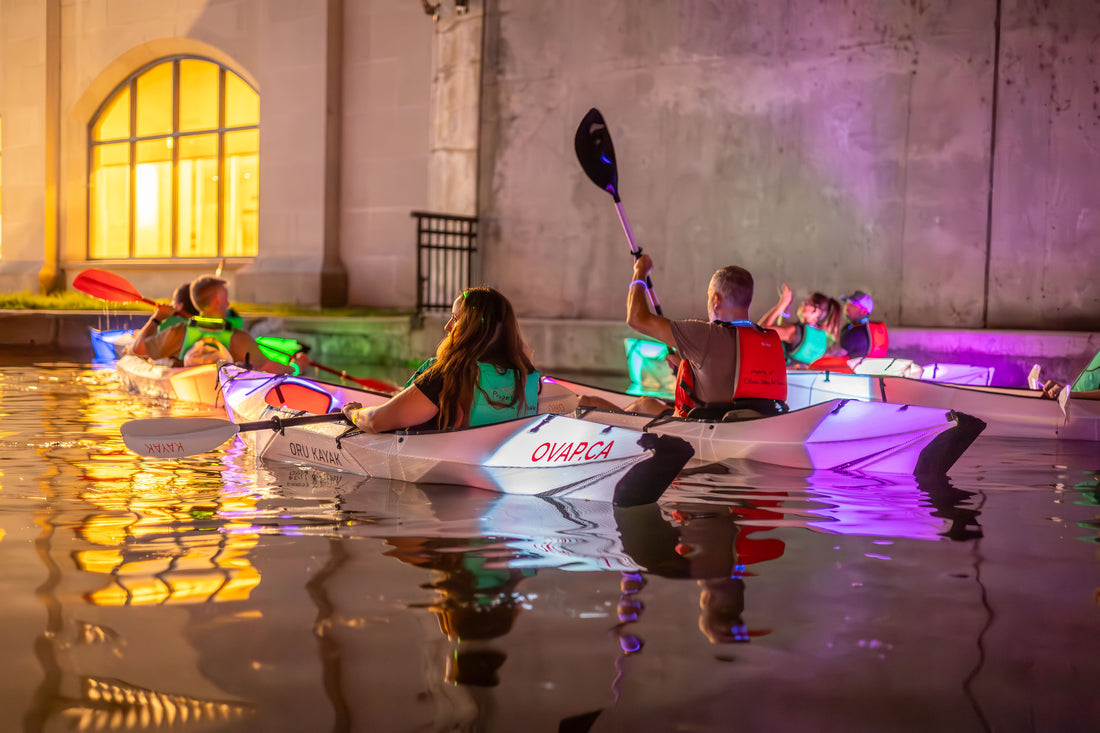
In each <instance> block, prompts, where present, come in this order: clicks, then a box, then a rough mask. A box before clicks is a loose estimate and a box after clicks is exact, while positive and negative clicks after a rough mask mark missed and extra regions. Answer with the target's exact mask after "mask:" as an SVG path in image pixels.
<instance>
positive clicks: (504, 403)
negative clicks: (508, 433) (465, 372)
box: [470, 364, 540, 427]
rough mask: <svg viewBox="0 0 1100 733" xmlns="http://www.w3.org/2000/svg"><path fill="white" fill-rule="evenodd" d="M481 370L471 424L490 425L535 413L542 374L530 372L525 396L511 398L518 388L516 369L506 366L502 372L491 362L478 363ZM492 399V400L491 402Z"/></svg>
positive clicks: (524, 386)
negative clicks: (513, 399)
mask: <svg viewBox="0 0 1100 733" xmlns="http://www.w3.org/2000/svg"><path fill="white" fill-rule="evenodd" d="M478 367H479V368H480V369H481V373H480V374H479V375H478V378H477V386H476V387H474V404H473V405H471V406H470V427H474V426H477V425H491V424H493V423H498V422H504V421H505V420H511V419H512V418H515V417H527V416H528V415H534V414H535V412H536V411H537V410H538V406H539V377H540V375H539V373H538V372H531V373H530V374H528V375H527V382H526V383H525V384H524V385H523V396H522V399H519V398H517V399H516V400H515V402H514V403H513V404H509V403H510V402H512V398H513V395H514V391H515V388H516V377H515V374H516V372H515V370H514V369H505V370H504V371H503V373H502V372H501V371H500V370H499V369H497V368H496V367H495V366H493V365H492V364H478ZM490 400H491V401H490ZM493 402H496V403H497V404H495V405H494V404H493Z"/></svg>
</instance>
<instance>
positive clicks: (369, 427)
mask: <svg viewBox="0 0 1100 733" xmlns="http://www.w3.org/2000/svg"><path fill="white" fill-rule="evenodd" d="M444 330H445V331H446V332H447V335H446V336H445V337H444V338H443V340H442V341H441V342H440V343H439V347H438V348H437V349H436V352H435V358H434V359H430V360H429V361H427V362H425V364H424V365H423V366H421V367H420V369H419V370H418V371H417V373H416V374H414V375H413V377H412V379H410V380H409V384H408V385H406V387H405V389H403V390H402V391H400V392H398V393H397V394H396V395H394V396H393V397H391V398H390V399H389V401H387V402H385V403H384V404H381V405H377V406H375V407H363V406H362V405H361V404H359V403H358V402H349V403H348V404H346V405H344V408H343V410H344V415H345V416H346V417H347V418H348V420H349V421H351V422H352V423H354V424H355V426H356V427H358V428H359V429H360V430H362V431H364V432H370V433H383V432H387V431H390V430H401V429H403V428H411V427H419V428H423V429H429V430H431V429H449V428H459V427H466V426H476V425H488V424H491V423H496V422H503V421H504V420H510V419H512V418H516V417H524V416H527V415H534V414H535V412H536V411H537V409H538V389H539V373H538V371H536V370H535V367H534V365H533V364H532V363H531V359H530V356H529V352H528V350H527V347H526V344H524V341H523V336H522V334H521V333H520V330H519V322H518V321H517V320H516V315H515V312H514V311H513V310H512V304H511V303H510V302H508V299H507V298H505V297H504V296H503V295H501V294H500V293H499V292H497V291H496V290H493V289H492V288H486V287H477V288H470V289H468V290H464V291H462V293H461V294H460V295H459V296H458V297H457V298H455V301H454V305H453V306H452V307H451V319H450V320H449V321H447V325H446V326H445V327H444Z"/></svg>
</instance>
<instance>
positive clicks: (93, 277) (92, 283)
mask: <svg viewBox="0 0 1100 733" xmlns="http://www.w3.org/2000/svg"><path fill="white" fill-rule="evenodd" d="M73 287H74V288H76V289H77V290H79V291H80V292H82V293H87V294H88V295H91V296H92V297H93V298H99V299H100V300H106V301H109V302H111V303H138V302H141V303H148V304H149V305H153V306H155V305H156V304H157V303H156V301H154V300H149V299H148V298H146V297H145V296H143V295H142V294H141V293H139V292H138V291H137V288H135V287H134V286H133V285H131V284H130V282H129V281H128V280H127V279H126V278H124V277H122V276H121V275H116V274H114V273H113V272H107V271H106V270H96V269H88V270H83V271H81V272H80V273H79V274H78V275H77V276H76V277H75V278H73Z"/></svg>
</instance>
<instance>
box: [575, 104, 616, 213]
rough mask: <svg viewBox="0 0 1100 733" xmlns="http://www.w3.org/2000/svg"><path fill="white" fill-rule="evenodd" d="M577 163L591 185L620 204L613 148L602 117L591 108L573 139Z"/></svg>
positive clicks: (596, 110) (609, 133) (597, 111)
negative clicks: (594, 185) (593, 184)
mask: <svg viewBox="0 0 1100 733" xmlns="http://www.w3.org/2000/svg"><path fill="white" fill-rule="evenodd" d="M573 147H574V148H576V150H577V160H578V161H580V164H581V168H583V169H584V172H585V174H586V175H587V176H588V177H589V178H591V179H592V182H593V183H595V184H596V185H597V186H599V187H600V188H602V189H603V190H605V191H607V192H608V193H609V194H611V196H612V198H614V199H615V203H618V202H619V169H618V168H617V167H616V166H615V147H614V146H613V145H612V144H611V132H610V131H609V130H608V129H607V123H605V122H604V121H603V115H601V114H600V111H599V110H598V109H596V108H595V107H593V108H592V109H590V110H588V114H586V115H585V116H584V119H583V120H581V124H580V126H579V127H577V136H576V137H575V138H574V139H573Z"/></svg>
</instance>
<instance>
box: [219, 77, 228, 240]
mask: <svg viewBox="0 0 1100 733" xmlns="http://www.w3.org/2000/svg"><path fill="white" fill-rule="evenodd" d="M226 94H227V92H226V85H225V68H224V67H219V69H218V205H217V211H218V256H219V257H221V256H222V255H223V254H224V253H225V217H226V206H225V97H226Z"/></svg>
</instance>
